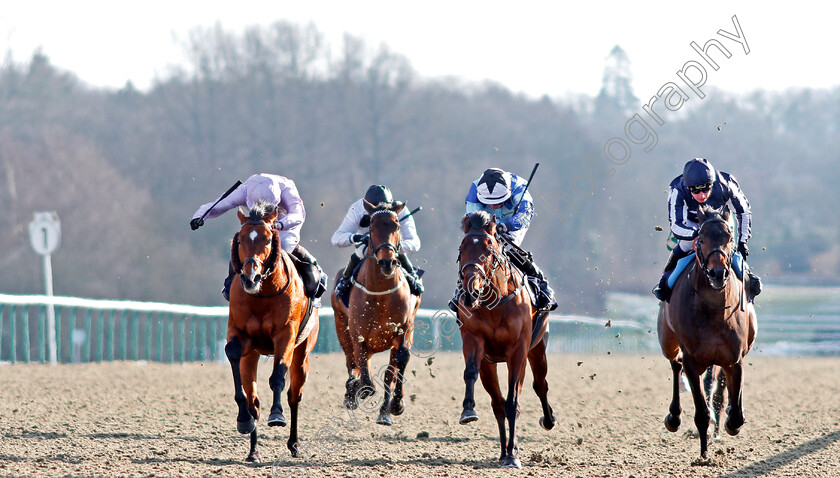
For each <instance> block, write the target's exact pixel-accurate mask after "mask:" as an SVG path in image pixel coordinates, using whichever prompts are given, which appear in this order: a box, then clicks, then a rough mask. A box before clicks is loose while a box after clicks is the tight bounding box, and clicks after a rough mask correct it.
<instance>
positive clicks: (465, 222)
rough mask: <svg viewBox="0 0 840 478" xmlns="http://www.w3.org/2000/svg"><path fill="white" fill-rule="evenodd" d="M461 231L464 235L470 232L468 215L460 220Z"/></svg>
mask: <svg viewBox="0 0 840 478" xmlns="http://www.w3.org/2000/svg"><path fill="white" fill-rule="evenodd" d="M461 229H463V230H464V234H466V233H468V232H470V215H469V214H464V217H463V218H462V219H461Z"/></svg>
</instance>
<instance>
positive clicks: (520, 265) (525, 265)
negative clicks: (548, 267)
mask: <svg viewBox="0 0 840 478" xmlns="http://www.w3.org/2000/svg"><path fill="white" fill-rule="evenodd" d="M507 256H508V258H509V259H510V262H512V263H513V265H515V266H516V267H517V269H519V270H520V271H522V272H523V273H524V274H525V275H527V276H528V277H534V278H536V279H537V282H539V284H540V294H538V295H539V297H538V298H537V308H538V309H546V308H547V309H548V310H554V309H556V308H557V301H556V300H554V290H552V289H551V287H550V286H549V285H548V279H546V278H545V275H544V274H543V272H542V271H541V270H540V268H539V267H537V265H536V264H534V261H533V260H530V257H524V256H523V255H522V254H519V253H517V252H516V251H513V250H508V251H507ZM529 256H530V254H529Z"/></svg>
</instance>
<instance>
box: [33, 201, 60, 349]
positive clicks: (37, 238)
mask: <svg viewBox="0 0 840 478" xmlns="http://www.w3.org/2000/svg"><path fill="white" fill-rule="evenodd" d="M29 239H30V241H31V242H32V248H33V249H35V252H37V253H38V254H40V255H41V256H42V257H43V258H44V261H43V262H44V289H46V292H45V293H46V295H47V296H48V297H52V295H53V281H52V260H51V254H52V253H53V252H55V250H56V249H58V245H59V243H60V242H61V222H60V221H59V220H58V214H56V213H55V211H49V212H36V213H35V217H34V219H32V222H30V223H29ZM55 340H56V339H55V307H54V306H53V304H48V305H47V347H48V348H49V356H50V363H51V364H56V363H58V356H57V354H56V343H55Z"/></svg>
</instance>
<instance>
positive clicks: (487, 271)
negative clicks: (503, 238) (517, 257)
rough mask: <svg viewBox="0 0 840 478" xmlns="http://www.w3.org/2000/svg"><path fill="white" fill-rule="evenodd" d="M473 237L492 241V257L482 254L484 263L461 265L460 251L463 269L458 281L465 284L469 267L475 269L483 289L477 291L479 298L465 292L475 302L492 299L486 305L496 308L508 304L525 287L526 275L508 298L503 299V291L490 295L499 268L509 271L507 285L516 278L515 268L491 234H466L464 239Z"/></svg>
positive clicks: (460, 271) (473, 262) (506, 278)
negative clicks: (465, 276)
mask: <svg viewBox="0 0 840 478" xmlns="http://www.w3.org/2000/svg"><path fill="white" fill-rule="evenodd" d="M471 236H472V237H486V238H489V239H490V240H491V241H490V242H491V244H492V245H491V248H490V251H489V252H490V255H489V256H488V257H485V256H484V255H483V254H482V256H481V258H482V259H484V260H482V261H472V262H467V263H466V264H461V251H460V250H459V252H458V263H459V264H461V267H460V269H459V270H458V279H459V281H460V282H461V283H462V284H463V281H464V275H465V274H464V271H465V270H466V269H467V267H474V268H475V269H476V270H477V272H478V274H480V276H481V279H482V282H483V285H482V287H481V290H478V291H476V292H477V294H478V295H477V296H474V295H473V294H472V293H471V291H467V290H465V292H467V293H468V294H470V296H471V297H472V299H473V300H480V299H481V298H483V297H490V298H491V300H490V302H486V301H485V305H490V306H493V307H495V306H499V305H501V304H504V303H505V302H507V301H509V300H511V299H512V298H513V297H515V296H516V294H517V293H518V292H519V291H520V290H521V289H522V287H524V285H525V276H524V275H523V276H522V281H521V283H520V284H519V286H518V287H515V288H514V290H513V291H512V292H510V293H509V294H507V295H506V296H504V297H502V295H501V294H502V292H503V291H501V290H498V291H496V292H497V294H490V293H489V292H490V291H488V289H491V288H492V287H493V281H492V277H493V276H495V275H496V274H497V271H498V270H499V268H500V267H501V268H503V269H507V273H506V274H505V283H507V282H508V281H510V280H511V279H513V278H514V277H513V276H514V272H513V268H512V267H510V261H509V260H508V258H507V257H506V256H505V255H504V253H503V252H502V250H501V249H500V248H499V246H498V242H497V241H496V239H495V238H494V237H493V236H491V235H490V234H487V233H486V232H475V231H474V232H468V233H466V234H465V235H464V238H465V239H466V238H467V237H471ZM487 260H490V261H491V265H490V267H489V268H488V267H486V266H485V263H486V262H487ZM479 304H481V302H479Z"/></svg>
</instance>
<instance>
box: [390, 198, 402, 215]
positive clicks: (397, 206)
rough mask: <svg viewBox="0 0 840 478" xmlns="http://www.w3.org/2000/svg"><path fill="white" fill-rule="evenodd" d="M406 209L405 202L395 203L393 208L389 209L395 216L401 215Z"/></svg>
mask: <svg viewBox="0 0 840 478" xmlns="http://www.w3.org/2000/svg"><path fill="white" fill-rule="evenodd" d="M404 207H405V201H395V202H394V204H392V205H391V207H389V208H388V209H390V210H391V211H392V212H393V213H394V214H399V213H400V211H402V210H403V208H404Z"/></svg>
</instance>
